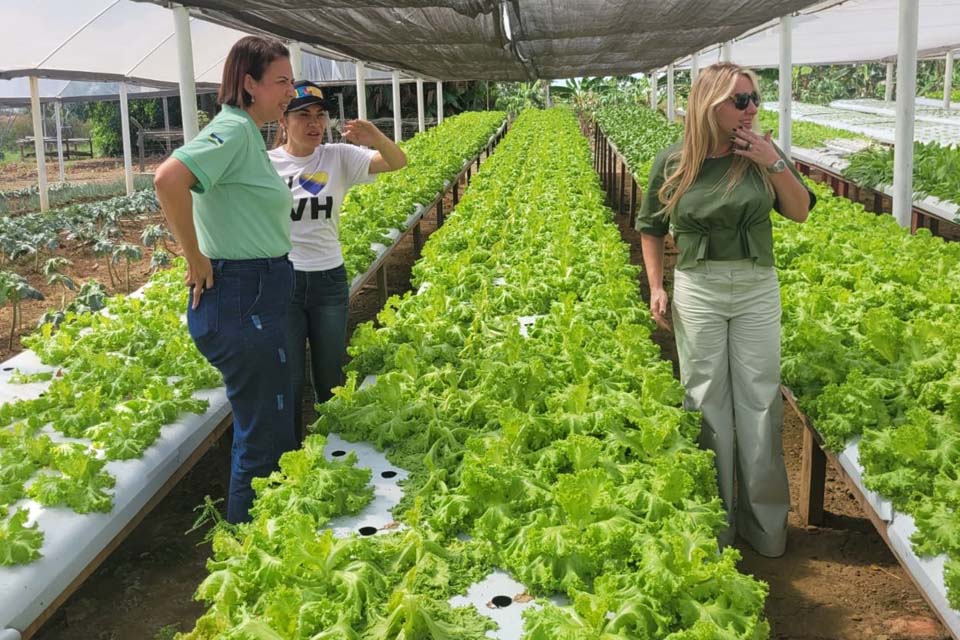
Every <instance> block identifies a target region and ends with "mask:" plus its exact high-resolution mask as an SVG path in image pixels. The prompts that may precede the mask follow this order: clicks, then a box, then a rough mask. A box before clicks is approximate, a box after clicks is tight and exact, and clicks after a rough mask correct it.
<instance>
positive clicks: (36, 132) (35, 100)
mask: <svg viewBox="0 0 960 640" xmlns="http://www.w3.org/2000/svg"><path fill="white" fill-rule="evenodd" d="M30 115H31V116H32V117H33V149H34V151H35V152H36V154H37V186H38V187H39V188H40V211H47V210H49V209H50V198H49V195H48V194H47V159H46V156H45V154H44V144H43V122H42V119H43V117H42V114H41V113H40V81H39V80H38V79H37V78H36V76H30Z"/></svg>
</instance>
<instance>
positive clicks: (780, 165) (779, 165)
mask: <svg viewBox="0 0 960 640" xmlns="http://www.w3.org/2000/svg"><path fill="white" fill-rule="evenodd" d="M786 168H787V161H786V160H784V159H783V158H780V159H779V160H777V161H776V162H774V163H773V164H771V165H769V166H768V167H767V171H768V172H770V173H780V172H781V171H783V170H784V169H786Z"/></svg>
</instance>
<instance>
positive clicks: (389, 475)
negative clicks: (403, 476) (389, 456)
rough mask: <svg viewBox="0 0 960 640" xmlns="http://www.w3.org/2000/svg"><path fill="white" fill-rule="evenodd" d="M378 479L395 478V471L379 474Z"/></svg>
mask: <svg viewBox="0 0 960 640" xmlns="http://www.w3.org/2000/svg"><path fill="white" fill-rule="evenodd" d="M380 477H381V478H396V477H397V472H396V471H384V472H383V473H381V474H380Z"/></svg>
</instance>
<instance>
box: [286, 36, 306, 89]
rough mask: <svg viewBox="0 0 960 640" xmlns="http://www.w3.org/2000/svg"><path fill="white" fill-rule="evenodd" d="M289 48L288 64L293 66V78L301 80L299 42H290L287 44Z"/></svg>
mask: <svg viewBox="0 0 960 640" xmlns="http://www.w3.org/2000/svg"><path fill="white" fill-rule="evenodd" d="M287 49H289V50H290V66H291V67H293V79H294V80H303V79H304V77H303V49H302V48H300V43H299V42H291V43H290V44H289V45H287Z"/></svg>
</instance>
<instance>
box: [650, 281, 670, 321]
mask: <svg viewBox="0 0 960 640" xmlns="http://www.w3.org/2000/svg"><path fill="white" fill-rule="evenodd" d="M668 304H669V300H668V298H667V292H666V290H665V289H662V288H659V289H651V290H650V313H651V314H652V315H653V321H654V322H656V323H657V326H658V327H660V328H661V329H666V330H667V331H673V328H672V327H671V326H670V320H669V318H668V316H667V305H668Z"/></svg>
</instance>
